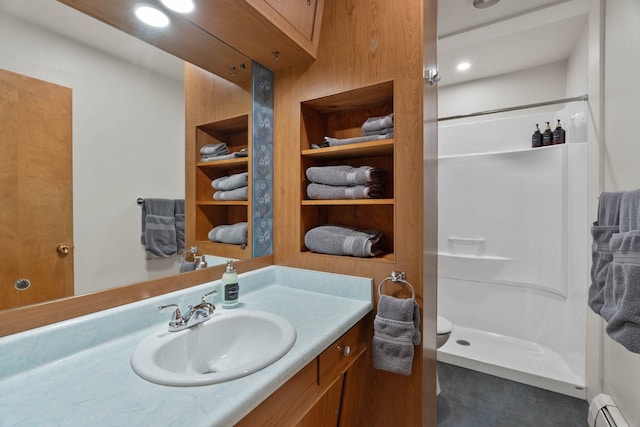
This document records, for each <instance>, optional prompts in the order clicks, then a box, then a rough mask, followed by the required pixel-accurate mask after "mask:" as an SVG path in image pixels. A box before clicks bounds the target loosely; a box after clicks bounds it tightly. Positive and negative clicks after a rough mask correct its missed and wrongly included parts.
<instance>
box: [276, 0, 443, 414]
mask: <svg viewBox="0 0 640 427" xmlns="http://www.w3.org/2000/svg"><path fill="white" fill-rule="evenodd" d="M422 28H423V4H422V1H416V0H401V1H397V2H387V1H384V0H370V1H364V2H359V1H342V0H327V1H326V2H325V9H324V17H323V23H322V33H321V36H320V40H319V49H318V54H317V58H316V61H315V62H314V63H313V64H310V65H309V66H297V67H292V68H289V69H284V70H280V71H276V73H275V79H276V81H275V90H276V105H275V111H276V118H277V120H276V125H275V134H276V159H275V164H277V165H278V167H277V169H276V181H277V183H278V193H277V198H276V199H275V203H276V205H275V207H276V211H277V214H276V216H275V217H276V219H277V221H276V226H275V230H274V233H275V242H276V251H275V262H276V264H282V265H290V266H295V267H301V268H310V269H315V270H323V271H331V272H337V273H344V274H354V275H361V276H366V277H373V279H374V284H375V286H377V284H378V283H380V281H382V280H383V279H384V278H386V277H388V276H389V275H390V273H391V271H392V270H401V271H405V272H406V274H407V279H408V280H409V282H411V283H412V284H413V285H414V287H415V288H416V296H417V299H418V302H419V303H420V304H421V306H422V305H423V291H422V286H421V284H422V281H423V264H422V255H423V224H422V217H423V175H422V167H423V163H422V158H423V127H422V116H423V113H422V101H423V99H422V98H423V88H422V47H423V40H422V36H423V30H422ZM385 82H392V85H393V86H392V87H393V111H394V114H395V138H394V145H393V157H394V166H393V169H394V171H395V174H394V182H393V185H394V189H393V195H394V205H393V207H392V208H391V209H390V210H391V211H392V212H393V216H394V219H395V223H394V226H393V227H394V233H393V236H394V246H395V249H394V256H393V257H392V259H382V260H380V259H371V260H370V259H352V258H350V257H336V256H330V255H321V254H313V253H308V252H303V251H301V250H300V247H299V245H295V244H293V245H292V244H291V243H290V242H300V241H301V236H300V233H302V232H303V230H304V227H303V225H302V222H303V218H302V215H301V212H302V211H303V210H304V209H307V208H310V207H309V206H304V207H303V208H301V207H300V203H301V200H302V199H303V194H302V188H301V185H300V183H299V182H298V179H300V178H299V177H301V176H303V173H304V172H303V171H302V170H301V169H302V162H301V161H300V159H299V158H298V156H296V150H297V149H298V148H297V147H300V148H299V149H300V150H302V149H306V148H308V147H305V146H303V142H302V141H301V140H299V139H298V138H299V135H300V133H301V131H300V128H301V124H300V120H301V119H300V118H299V115H300V103H301V102H302V103H308V104H307V106H309V107H310V106H311V104H312V103H311V101H310V100H314V99H321V98H323V97H327V96H330V95H334V94H336V93H340V92H345V93H347V95H346V96H347V97H348V92H349V91H351V90H356V89H358V88H361V87H365V86H370V85H375V84H380V85H384V84H385ZM429 274H430V275H431V274H435V271H434V272H429ZM434 277H435V276H434ZM392 292H393V290H392ZM428 307H429V308H428V309H427V310H426V311H425V313H426V316H427V318H428V319H430V318H433V320H434V321H431V320H429V321H427V325H428V328H432V329H426V331H425V332H426V334H427V335H429V336H431V335H433V337H434V338H435V317H436V312H435V309H434V307H435V306H434V305H433V304H432V303H430V304H429V306H428ZM423 317H424V315H423ZM371 327H372V325H371ZM428 340H429V341H430V340H431V338H428ZM415 350H416V354H415V357H414V363H413V365H412V375H411V376H409V377H405V376H402V375H396V374H391V373H386V372H382V371H377V370H375V369H373V368H372V366H371V361H370V357H369V358H366V359H365V360H366V361H367V363H368V369H367V371H368V381H369V382H370V384H371V387H368V388H367V390H366V391H363V392H364V393H368V395H367V396H364V398H365V400H366V402H367V404H366V406H364V407H362V408H359V414H358V415H359V418H358V419H359V425H367V426H381V427H382V426H390V425H402V426H419V425H423V424H422V405H423V396H422V348H421V347H416V349H415ZM428 368H429V369H435V365H434V364H432V365H429V366H428ZM434 372H435V371H434ZM424 399H425V401H427V402H429V404H430V405H431V406H433V402H435V393H434V394H430V395H428V396H424ZM433 415H434V416H433V422H435V413H434V414H433ZM425 422H426V423H425V424H424V425H435V424H433V423H432V422H431V419H429V420H425Z"/></svg>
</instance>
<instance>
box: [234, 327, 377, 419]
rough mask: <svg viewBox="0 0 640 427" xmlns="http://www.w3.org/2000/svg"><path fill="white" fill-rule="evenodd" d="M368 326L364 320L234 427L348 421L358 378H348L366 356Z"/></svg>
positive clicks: (354, 376)
mask: <svg viewBox="0 0 640 427" xmlns="http://www.w3.org/2000/svg"><path fill="white" fill-rule="evenodd" d="M367 324H368V323H367V322H366V319H363V320H361V321H360V322H359V323H357V324H356V325H355V326H353V327H352V328H351V329H349V331H347V332H346V333H345V334H344V335H343V336H342V337H340V338H339V339H338V340H336V341H335V342H334V343H333V344H331V345H330V346H329V347H327V349H326V350H324V351H323V352H322V353H321V354H320V355H319V356H318V357H316V358H315V359H313V360H312V361H311V362H309V363H308V364H307V365H306V366H305V367H304V368H302V369H301V370H300V371H299V372H298V373H297V374H296V375H295V376H294V377H292V378H291V379H290V380H289V381H287V382H286V383H285V384H284V385H283V386H282V387H280V388H279V389H278V390H276V391H275V392H274V393H273V394H272V395H271V396H269V397H268V398H267V399H266V400H265V401H264V402H262V403H261V404H260V405H259V406H258V407H257V408H255V409H254V410H253V411H252V412H250V413H249V414H248V415H247V416H246V417H245V418H243V419H242V420H241V421H240V422H239V423H237V424H236V427H249V426H254V427H256V426H260V427H288V426H291V427H325V426H326V427H329V426H332V427H335V426H339V425H341V420H342V419H347V418H351V416H352V414H350V413H348V411H350V410H351V409H350V408H351V407H352V405H350V404H349V402H352V401H354V400H355V396H353V393H355V392H357V386H356V384H353V382H354V381H356V380H357V378H358V377H357V376H356V375H353V376H352V375H350V374H351V370H352V367H354V365H355V364H357V363H359V362H362V360H363V359H364V357H367V355H368V353H367V351H366V350H367V342H368V340H369V338H368V337H369V334H368V328H367ZM347 349H348V350H347Z"/></svg>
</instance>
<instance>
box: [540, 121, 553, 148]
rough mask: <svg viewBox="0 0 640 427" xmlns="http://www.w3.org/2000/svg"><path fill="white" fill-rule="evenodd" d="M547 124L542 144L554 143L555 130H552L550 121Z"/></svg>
mask: <svg viewBox="0 0 640 427" xmlns="http://www.w3.org/2000/svg"><path fill="white" fill-rule="evenodd" d="M545 123H546V124H547V128H546V129H545V130H544V133H543V134H542V145H543V146H545V147H546V146H547V145H552V144H553V132H551V126H549V122H545Z"/></svg>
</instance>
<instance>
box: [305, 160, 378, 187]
mask: <svg viewBox="0 0 640 427" xmlns="http://www.w3.org/2000/svg"><path fill="white" fill-rule="evenodd" d="M305 175H306V176H307V179H308V180H309V181H310V182H315V183H317V184H326V185H339V186H353V185H367V184H378V185H381V184H383V183H384V171H383V170H382V169H379V168H376V167H373V166H360V167H357V168H355V167H353V166H349V165H337V166H312V167H309V168H307V170H306V171H305Z"/></svg>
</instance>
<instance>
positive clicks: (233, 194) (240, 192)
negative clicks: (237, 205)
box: [213, 186, 249, 201]
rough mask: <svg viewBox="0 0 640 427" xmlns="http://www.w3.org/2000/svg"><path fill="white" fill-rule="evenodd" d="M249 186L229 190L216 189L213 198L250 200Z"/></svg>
mask: <svg viewBox="0 0 640 427" xmlns="http://www.w3.org/2000/svg"><path fill="white" fill-rule="evenodd" d="M248 199H249V187H247V186H244V187H240V188H236V189H234V190H229V191H216V192H215V193H213V200H226V201H229V200H248Z"/></svg>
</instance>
